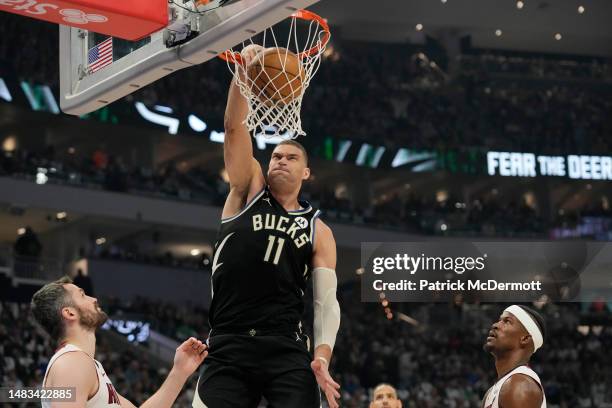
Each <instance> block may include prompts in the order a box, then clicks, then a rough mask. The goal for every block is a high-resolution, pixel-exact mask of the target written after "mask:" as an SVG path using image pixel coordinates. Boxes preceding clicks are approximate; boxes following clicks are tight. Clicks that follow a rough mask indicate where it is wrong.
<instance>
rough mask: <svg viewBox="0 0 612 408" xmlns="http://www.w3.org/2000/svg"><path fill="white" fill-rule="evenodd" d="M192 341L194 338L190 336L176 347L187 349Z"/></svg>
mask: <svg viewBox="0 0 612 408" xmlns="http://www.w3.org/2000/svg"><path fill="white" fill-rule="evenodd" d="M194 341H195V339H194V338H193V337H190V338H188V339H187V340H185V341H184V342H183V344H181V345H180V346H179V347H178V348H179V349H183V350H187V349H189V347H191V345H192V344H193V342H194Z"/></svg>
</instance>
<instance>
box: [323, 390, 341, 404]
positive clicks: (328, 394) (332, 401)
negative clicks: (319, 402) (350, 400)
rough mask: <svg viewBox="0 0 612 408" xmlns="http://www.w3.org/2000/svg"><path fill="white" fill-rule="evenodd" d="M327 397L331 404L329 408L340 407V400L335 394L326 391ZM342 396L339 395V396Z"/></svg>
mask: <svg viewBox="0 0 612 408" xmlns="http://www.w3.org/2000/svg"><path fill="white" fill-rule="evenodd" d="M325 397H326V398H327V403H328V404H329V408H338V402H337V401H336V398H334V395H333V394H332V393H331V392H330V391H325ZM339 397H340V396H338V398H339Z"/></svg>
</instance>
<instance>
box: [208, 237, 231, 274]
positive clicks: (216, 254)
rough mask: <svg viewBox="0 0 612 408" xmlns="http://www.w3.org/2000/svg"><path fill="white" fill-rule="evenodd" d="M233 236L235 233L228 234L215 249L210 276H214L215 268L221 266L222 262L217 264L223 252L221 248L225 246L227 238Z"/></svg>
mask: <svg viewBox="0 0 612 408" xmlns="http://www.w3.org/2000/svg"><path fill="white" fill-rule="evenodd" d="M234 234H235V233H234V232H232V233H231V234H228V235H227V236H226V237H225V238H223V241H221V243H220V244H219V248H217V250H216V251H215V257H214V258H213V264H212V274H213V275H214V274H215V271H216V270H217V268H219V267H220V266H221V265H223V262H221V263H218V262H219V255H220V254H221V250H223V246H224V245H225V243H226V242H227V240H228V239H229V237H231V236H232V235H234Z"/></svg>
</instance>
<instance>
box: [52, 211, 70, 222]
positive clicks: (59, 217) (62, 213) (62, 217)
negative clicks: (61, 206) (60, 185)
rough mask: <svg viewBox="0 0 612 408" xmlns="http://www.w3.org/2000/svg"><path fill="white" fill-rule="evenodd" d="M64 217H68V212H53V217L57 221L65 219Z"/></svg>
mask: <svg viewBox="0 0 612 408" xmlns="http://www.w3.org/2000/svg"><path fill="white" fill-rule="evenodd" d="M66 217H68V214H67V213H66V211H62V212H58V213H57V214H55V219H56V220H58V221H62V220H65V219H66Z"/></svg>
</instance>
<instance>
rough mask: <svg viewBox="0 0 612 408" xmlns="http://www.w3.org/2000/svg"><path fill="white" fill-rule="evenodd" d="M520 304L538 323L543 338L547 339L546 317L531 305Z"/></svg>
mask: <svg viewBox="0 0 612 408" xmlns="http://www.w3.org/2000/svg"><path fill="white" fill-rule="evenodd" d="M518 306H519V307H520V308H521V309H523V310H524V311H525V312H527V313H528V314H529V316H531V317H532V318H533V320H534V321H535V322H536V324H537V325H538V328H539V329H540V332H541V333H542V340H543V341H546V322H545V321H544V317H542V315H541V314H540V313H538V312H536V311H535V310H534V309H532V308H530V307H527V306H523V305H518Z"/></svg>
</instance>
